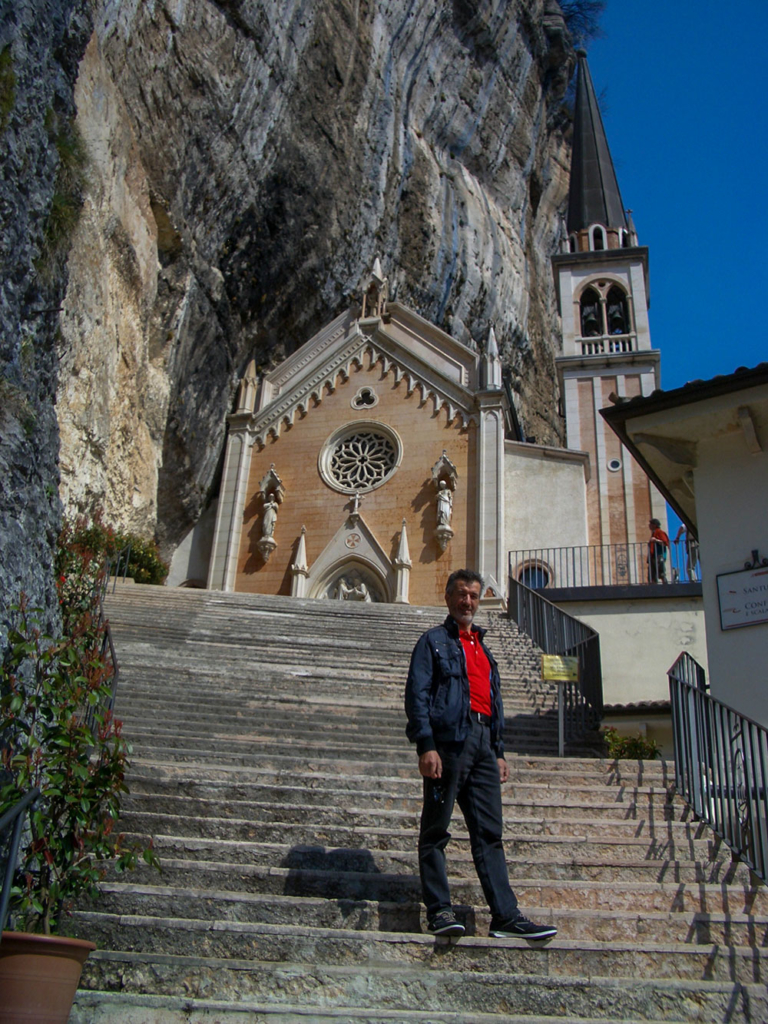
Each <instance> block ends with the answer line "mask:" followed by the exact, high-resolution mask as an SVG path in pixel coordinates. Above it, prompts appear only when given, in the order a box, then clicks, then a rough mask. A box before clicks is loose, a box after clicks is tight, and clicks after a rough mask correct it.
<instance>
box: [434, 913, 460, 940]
mask: <svg viewBox="0 0 768 1024" xmlns="http://www.w3.org/2000/svg"><path fill="white" fill-rule="evenodd" d="M427 931H428V932H429V933H430V934H431V935H463V934H464V925H463V924H462V923H461V921H457V920H456V915H455V914H454V912H453V911H452V910H441V911H440V913H439V914H435V916H434V917H433V918H432V920H431V921H430V922H429V923H428V924H427Z"/></svg>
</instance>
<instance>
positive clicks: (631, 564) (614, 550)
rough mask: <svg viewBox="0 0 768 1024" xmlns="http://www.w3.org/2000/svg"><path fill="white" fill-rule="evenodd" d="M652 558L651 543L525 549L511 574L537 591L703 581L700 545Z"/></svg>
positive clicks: (516, 554) (675, 547) (677, 546)
mask: <svg viewBox="0 0 768 1024" xmlns="http://www.w3.org/2000/svg"><path fill="white" fill-rule="evenodd" d="M649 555H650V552H649V549H648V544H647V543H645V542H639V541H637V542H635V541H633V542H631V543H626V544H577V545H572V546H570V547H550V548H521V549H519V550H517V551H510V553H509V571H510V574H511V575H512V576H514V577H515V579H516V580H519V581H520V582H521V583H525V584H526V585H527V586H532V587H533V589H534V590H542V589H546V588H553V587H557V588H570V587H627V586H646V585H648V584H652V583H657V582H662V581H663V580H666V582H667V583H669V584H677V583H700V582H701V566H700V564H699V550H698V544H697V543H696V541H694V540H689V541H686V540H679V541H672V542H671V544H670V550H669V557H668V558H666V559H663V560H661V561H660V560H659V559H658V558H656V559H655V560H654V561H651V559H650V557H649ZM667 563H668V564H667Z"/></svg>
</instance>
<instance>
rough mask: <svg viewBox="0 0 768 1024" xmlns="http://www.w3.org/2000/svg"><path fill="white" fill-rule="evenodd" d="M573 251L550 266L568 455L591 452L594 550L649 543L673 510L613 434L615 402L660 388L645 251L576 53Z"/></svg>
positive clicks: (588, 78)
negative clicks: (651, 529) (610, 418)
mask: <svg viewBox="0 0 768 1024" xmlns="http://www.w3.org/2000/svg"><path fill="white" fill-rule="evenodd" d="M567 235H568V238H567V242H566V245H565V248H566V251H565V252H563V253H561V254H559V255H557V256H553V257H552V265H553V270H554V275H555V286H556V289H557V301H558V307H559V312H560V316H561V320H562V331H563V354H562V356H560V357H558V359H557V360H556V365H557V373H558V379H559V383H560V394H561V400H562V402H563V406H564V413H565V424H566V434H567V446H568V447H569V448H574V449H579V450H581V451H586V452H588V453H589V456H590V464H591V473H590V480H589V483H588V485H587V514H588V522H589V543H590V544H623V543H627V542H630V543H631V542H633V541H646V540H647V539H648V521H649V519H650V518H651V517H654V518H657V519H659V520H661V521H662V522H664V521H665V519H666V505H665V503H664V500H663V498H662V497H661V495H660V494H659V492H658V491H657V490H656V488H655V487H653V486H652V484H651V483H650V481H649V480H648V478H647V476H646V475H645V473H643V471H642V470H641V469H640V467H639V466H638V465H637V463H636V462H634V460H633V459H632V457H631V455H630V454H629V452H627V451H626V450H625V449H624V448H623V446H622V445H621V444H620V442H619V440H618V438H617V437H616V435H615V434H614V435H613V437H611V434H612V433H613V432H612V431H611V430H610V428H608V427H607V426H606V424H605V423H604V421H603V419H602V417H601V416H600V414H599V410H600V409H601V408H604V407H605V406H607V405H610V404H611V397H610V396H611V395H613V396H614V397H615V396H618V397H619V398H620V399H621V398H624V399H630V398H634V397H636V396H637V395H649V394H651V392H652V391H654V390H655V389H656V388H658V387H659V358H660V357H659V352H658V351H657V350H655V349H653V348H652V347H651V334H650V328H649V324H648V307H649V305H650V294H649V288H648V249H647V247H645V246H641V245H638V241H637V233H636V231H635V226H634V223H633V222H632V216H631V212H630V211H625V209H624V205H623V203H622V200H621V193H620V191H619V184H618V181H617V179H616V172H615V170H614V167H613V160H612V159H611V153H610V150H609V148H608V141H607V139H606V136H605V129H604V128H603V121H602V118H601V116H600V109H599V107H598V103H597V97H596V96H595V90H594V87H593V85H592V78H591V76H590V73H589V67H588V66H587V55H586V53H585V52H584V50H579V51H578V67H577V80H576V108H575V115H574V125H573V160H572V165H571V179H570V190H569V197H568V220H567Z"/></svg>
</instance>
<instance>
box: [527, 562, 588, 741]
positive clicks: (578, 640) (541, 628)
mask: <svg viewBox="0 0 768 1024" xmlns="http://www.w3.org/2000/svg"><path fill="white" fill-rule="evenodd" d="M508 608H509V617H510V618H511V619H514V620H515V622H516V623H517V625H518V626H519V628H520V629H521V630H522V631H523V632H524V633H526V634H527V635H528V636H529V637H530V638H531V639H532V640H533V642H534V643H535V644H536V645H537V646H538V647H540V648H541V650H542V651H543V652H544V653H545V654H559V655H563V656H566V657H575V658H577V659H578V663H579V679H578V682H576V683H572V682H569V683H559V684H558V686H559V698H558V706H559V712H558V718H559V727H560V735H561V736H562V737H563V739H564V740H575V739H578V738H580V737H581V736H583V735H584V734H585V733H587V732H589V731H590V730H592V729H595V728H597V726H598V725H599V723H600V719H601V718H602V716H603V676H602V667H601V664H600V637H599V635H598V633H597V632H596V631H595V630H594V629H592V627H591V626H588V625H587V624H586V623H585V622H581V621H580V620H579V619H576V618H574V617H573V616H572V615H569V614H568V613H567V612H564V611H563V610H562V608H558V607H557V605H554V604H552V602H551V601H547V599H546V598H545V597H542V595H541V594H540V593H539V592H537V591H535V590H531V588H530V587H526V586H525V584H523V583H520V582H518V580H516V579H514V577H513V576H512V575H511V574H510V577H509V595H508Z"/></svg>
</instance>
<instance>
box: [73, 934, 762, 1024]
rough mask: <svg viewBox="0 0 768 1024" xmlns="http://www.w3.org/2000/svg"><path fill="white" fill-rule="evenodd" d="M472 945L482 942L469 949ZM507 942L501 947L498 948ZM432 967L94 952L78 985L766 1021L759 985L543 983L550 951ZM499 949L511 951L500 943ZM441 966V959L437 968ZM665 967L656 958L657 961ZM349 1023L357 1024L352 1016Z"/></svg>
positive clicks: (436, 1009) (280, 999)
mask: <svg viewBox="0 0 768 1024" xmlns="http://www.w3.org/2000/svg"><path fill="white" fill-rule="evenodd" d="M475 941H479V940H475ZM502 941H504V940H502ZM429 942H430V944H431V947H432V948H433V949H435V948H439V949H440V953H439V954H433V955H434V956H435V963H436V966H435V967H434V968H433V969H426V968H425V966H424V965H423V964H419V965H417V966H414V967H405V966H403V965H402V964H387V965H382V964H378V963H376V964H366V965H365V967H364V968H363V969H362V971H361V968H360V966H358V965H335V964H330V965H329V964H325V963H322V964H318V965H315V964H312V963H301V964H296V963H292V962H280V963H273V962H265V961H254V960H249V959H245V958H243V959H238V960H234V959H228V958H217V957H190V956H177V955H173V954H152V953H135V952H132V951H124V950H120V951H118V950H115V951H113V950H97V951H96V952H95V953H93V954H91V956H90V957H89V958H88V960H87V961H86V964H85V967H84V970H83V977H82V981H81V985H82V986H83V987H85V988H90V989H98V990H100V991H102V992H103V991H120V992H127V993H133V992H136V993H142V994H146V993H148V992H151V993H152V994H157V995H176V994H178V993H179V992H184V994H185V996H186V998H187V999H191V1000H194V999H196V998H206V999H211V998H217V997H218V998H224V999H228V1000H230V1001H234V1002H244V1001H246V1000H258V1001H259V1002H265V1003H267V1004H272V1005H279V1004H281V1003H283V1004H284V1003H289V1004H292V1005H294V1006H296V1005H298V1006H304V1007H307V1008H310V1007H313V1006H317V1005H322V1006H328V1005H333V1006H334V1007H335V1008H338V1009H342V1008H345V1009H347V1010H350V1011H354V1012H355V1014H356V1015H357V1014H359V1013H360V1011H362V1012H363V1014H364V1013H366V1012H368V1011H369V1010H370V1009H371V1008H372V1007H374V1006H386V1007H388V1008H397V1009H398V1010H419V1011H421V1012H422V1013H423V1012H431V1013H432V1014H442V1012H443V1010H444V1009H449V1010H450V1011H451V1012H453V1013H457V1012H458V1013H469V1014H472V1013H476V1012H482V1013H486V1014H487V1013H492V1014H493V1013H495V1014H499V1015H502V1016H503V1017H504V1019H506V1020H509V1019H510V1017H512V1016H513V1015H514V1014H527V1015H529V1016H533V1015H535V1017H536V1019H540V1018H541V1017H542V1016H546V1015H549V1016H555V1017H560V1018H561V1019H562V1017H563V1016H567V1015H572V1016H576V1017H582V1018H586V1019H589V1018H594V1017H595V1013H597V1014H598V1017H597V1019H598V1020H600V1019H602V1020H604V1021H607V1020H611V1021H616V1020H617V1019H621V1018H624V1019H626V1020H631V1021H634V1022H640V1021H657V1020H666V1021H669V1020H673V1019H679V1020H690V1019H691V1015H690V1011H691V1008H692V1007H695V1012H696V1019H697V1020H698V1021H700V1022H715V1021H725V1020H727V1021H729V1022H730V1024H747V1022H755V1021H760V1020H768V997H767V996H766V990H765V986H764V985H761V984H748V985H747V984H742V983H739V982H730V981H725V982H718V981H709V980H706V979H705V980H702V979H698V978H697V979H695V980H691V981H689V980H680V979H675V980H668V981H667V980H665V979H658V980H653V981H649V980H645V979H637V980H635V981H633V983H632V984H631V985H628V984H627V982H626V979H625V978H622V977H615V978H610V977H609V978H605V977H601V976H594V977H591V978H587V977H578V978H576V977H574V978H562V977H557V976H555V975H550V974H548V973H547V972H548V962H549V953H548V951H547V950H532V951H528V960H527V962H526V971H525V973H520V974H515V973H512V972H509V971H503V970H502V971H499V972H493V973H488V972H484V971H477V970H470V971H467V970H451V969H450V967H449V966H448V965H449V963H450V961H449V960H448V957H450V956H451V955H452V954H453V952H454V950H455V949H460V948H461V944H460V943H459V944H458V945H457V946H456V947H451V946H445V947H444V946H443V945H442V944H440V946H439V947H437V945H436V944H435V941H434V940H433V939H430V940H429ZM505 946H509V944H508V943H506V942H505ZM427 948H428V949H429V948H430V946H429V945H428V947H427ZM438 957H439V959H438ZM661 959H663V957H662V958H661ZM356 1019H360V1018H359V1017H358V1016H356Z"/></svg>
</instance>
